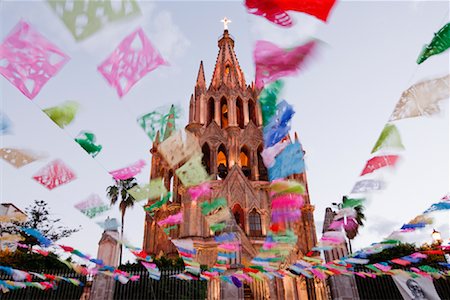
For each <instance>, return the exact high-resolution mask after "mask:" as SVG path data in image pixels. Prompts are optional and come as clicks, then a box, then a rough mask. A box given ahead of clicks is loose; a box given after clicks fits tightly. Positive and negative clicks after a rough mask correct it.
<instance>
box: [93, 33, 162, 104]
mask: <svg viewBox="0 0 450 300" xmlns="http://www.w3.org/2000/svg"><path fill="white" fill-rule="evenodd" d="M163 64H166V62H165V61H164V59H163V58H162V56H161V55H160V54H159V53H158V51H157V50H156V49H155V48H154V47H153V45H152V43H151V42H150V40H149V39H148V38H147V36H146V35H145V33H144V31H143V30H142V28H139V29H137V30H136V31H134V32H133V33H131V34H130V35H129V36H127V37H126V38H125V39H124V40H123V41H122V42H121V43H120V44H119V46H118V47H117V48H116V50H114V52H113V53H112V54H111V55H110V56H109V57H108V58H107V59H106V60H105V61H104V62H103V63H102V64H101V65H100V66H98V68H97V69H98V71H99V72H100V73H101V74H102V75H103V76H104V77H105V79H106V80H107V81H108V83H109V84H110V85H111V86H112V87H114V88H116V90H117V94H118V95H119V97H120V98H122V97H123V96H124V95H125V94H126V93H128V91H129V90H130V89H131V87H133V85H135V84H136V83H137V82H138V81H139V80H140V79H141V78H143V77H144V76H145V75H146V74H147V73H149V72H151V71H153V70H155V69H156V68H157V67H158V66H160V65H163Z"/></svg>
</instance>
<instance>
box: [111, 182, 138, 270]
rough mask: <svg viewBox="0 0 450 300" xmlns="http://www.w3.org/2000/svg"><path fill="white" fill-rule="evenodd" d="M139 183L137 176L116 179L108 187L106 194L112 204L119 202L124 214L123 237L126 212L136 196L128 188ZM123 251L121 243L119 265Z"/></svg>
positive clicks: (121, 232) (121, 233)
mask: <svg viewBox="0 0 450 300" xmlns="http://www.w3.org/2000/svg"><path fill="white" fill-rule="evenodd" d="M136 185H137V182H136V178H134V177H133V178H130V179H126V180H115V184H114V185H111V186H108V187H107V188H106V196H107V197H108V198H109V200H110V202H111V205H114V204H116V203H117V201H119V200H120V203H119V210H120V213H121V216H122V223H121V225H120V226H121V227H120V236H121V237H123V227H124V221H125V212H126V211H127V209H128V208H130V207H133V206H134V198H133V196H131V195H130V194H129V193H128V190H129V189H131V188H133V187H134V186H136ZM122 251H123V246H122V244H121V245H120V256H119V259H120V261H119V265H121V264H122Z"/></svg>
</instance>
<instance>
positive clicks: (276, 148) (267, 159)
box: [261, 140, 289, 168]
mask: <svg viewBox="0 0 450 300" xmlns="http://www.w3.org/2000/svg"><path fill="white" fill-rule="evenodd" d="M288 145H289V141H288V140H281V141H279V142H278V143H276V144H275V145H273V146H272V147H269V148H264V150H263V151H262V152H261V157H262V159H263V162H264V165H265V166H266V168H270V167H272V166H273V164H274V163H275V157H276V156H277V155H278V154H280V153H281V152H282V151H283V150H284V149H285V148H286V147H287V146H288Z"/></svg>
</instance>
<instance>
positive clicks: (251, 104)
mask: <svg viewBox="0 0 450 300" xmlns="http://www.w3.org/2000/svg"><path fill="white" fill-rule="evenodd" d="M248 119H249V121H250V120H251V121H252V122H253V124H255V125H256V126H258V123H257V122H256V120H257V118H256V104H255V101H253V99H248Z"/></svg>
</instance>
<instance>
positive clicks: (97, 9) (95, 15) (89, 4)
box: [47, 0, 140, 41]
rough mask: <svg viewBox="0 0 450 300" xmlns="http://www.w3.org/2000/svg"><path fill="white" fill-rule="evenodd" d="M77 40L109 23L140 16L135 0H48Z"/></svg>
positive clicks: (86, 36) (88, 35)
mask: <svg viewBox="0 0 450 300" xmlns="http://www.w3.org/2000/svg"><path fill="white" fill-rule="evenodd" d="M47 2H48V4H49V5H50V7H51V8H52V9H53V11H54V12H55V13H56V15H58V17H59V18H60V19H61V20H62V21H63V22H64V24H65V25H66V27H67V29H69V31H70V33H71V34H72V35H73V37H74V38H75V40H77V41H81V40H84V39H86V38H88V37H90V36H91V35H93V34H95V33H96V32H98V31H99V30H100V29H102V27H104V26H105V25H106V24H108V23H112V22H116V21H120V20H122V19H126V18H129V17H132V16H137V15H139V14H140V9H139V6H138V4H137V3H136V1H135V0H119V1H118V0H106V1H90V0H77V1H69V0H47Z"/></svg>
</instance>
